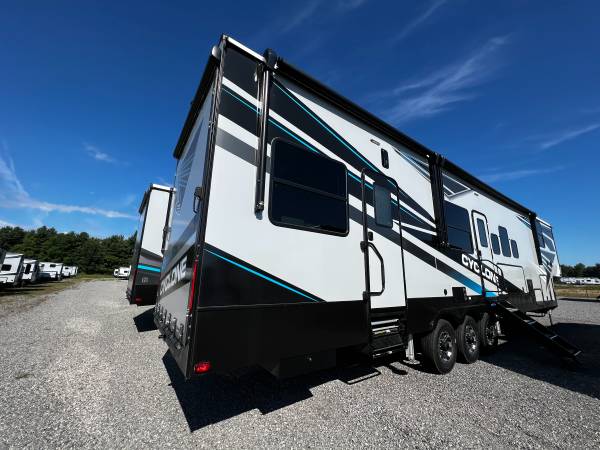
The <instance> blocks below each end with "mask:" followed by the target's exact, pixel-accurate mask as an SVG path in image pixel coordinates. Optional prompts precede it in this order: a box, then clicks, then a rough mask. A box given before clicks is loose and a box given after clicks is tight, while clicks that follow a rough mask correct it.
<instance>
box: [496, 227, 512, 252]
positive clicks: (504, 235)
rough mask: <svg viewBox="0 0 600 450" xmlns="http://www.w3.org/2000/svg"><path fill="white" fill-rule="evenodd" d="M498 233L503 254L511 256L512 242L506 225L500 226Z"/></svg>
mask: <svg viewBox="0 0 600 450" xmlns="http://www.w3.org/2000/svg"><path fill="white" fill-rule="evenodd" d="M498 235H500V247H501V248H502V256H506V257H508V258H510V243H509V242H508V231H506V228H504V227H498Z"/></svg>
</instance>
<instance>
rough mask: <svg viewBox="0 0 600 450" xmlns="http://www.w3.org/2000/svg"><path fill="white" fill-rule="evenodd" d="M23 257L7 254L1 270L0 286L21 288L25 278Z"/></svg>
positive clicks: (18, 254) (16, 254)
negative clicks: (22, 280) (20, 285)
mask: <svg viewBox="0 0 600 450" xmlns="http://www.w3.org/2000/svg"><path fill="white" fill-rule="evenodd" d="M23 259H24V258H23V255H22V254H20V253H10V252H6V255H5V256H4V261H3V262H2V268H1V270H0V285H2V286H19V284H20V283H21V279H22V277H23Z"/></svg>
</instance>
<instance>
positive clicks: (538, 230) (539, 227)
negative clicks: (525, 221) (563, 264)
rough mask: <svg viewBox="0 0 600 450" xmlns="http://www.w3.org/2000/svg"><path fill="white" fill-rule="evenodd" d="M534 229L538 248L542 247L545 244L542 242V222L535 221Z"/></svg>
mask: <svg viewBox="0 0 600 450" xmlns="http://www.w3.org/2000/svg"><path fill="white" fill-rule="evenodd" d="M535 231H536V233H537V238H538V242H539V244H540V248H544V247H545V246H546V244H545V243H544V233H542V224H541V223H539V222H538V221H537V220H536V221H535Z"/></svg>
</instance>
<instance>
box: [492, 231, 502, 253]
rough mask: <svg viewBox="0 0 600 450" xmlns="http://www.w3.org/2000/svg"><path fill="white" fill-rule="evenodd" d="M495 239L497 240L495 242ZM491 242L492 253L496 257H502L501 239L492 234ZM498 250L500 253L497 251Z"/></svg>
mask: <svg viewBox="0 0 600 450" xmlns="http://www.w3.org/2000/svg"><path fill="white" fill-rule="evenodd" d="M494 238H496V240H495V241H494ZM490 241H491V243H492V253H493V254H494V255H501V254H502V249H501V248H500V237H499V236H498V235H497V234H496V233H490ZM494 242H496V246H494ZM496 248H497V249H498V251H496Z"/></svg>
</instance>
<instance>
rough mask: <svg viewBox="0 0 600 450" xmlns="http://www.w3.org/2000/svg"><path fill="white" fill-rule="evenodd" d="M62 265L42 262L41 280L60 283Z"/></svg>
mask: <svg viewBox="0 0 600 450" xmlns="http://www.w3.org/2000/svg"><path fill="white" fill-rule="evenodd" d="M62 268H63V264H62V263H55V262H41V263H40V278H41V279H43V280H52V281H60V280H62Z"/></svg>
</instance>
